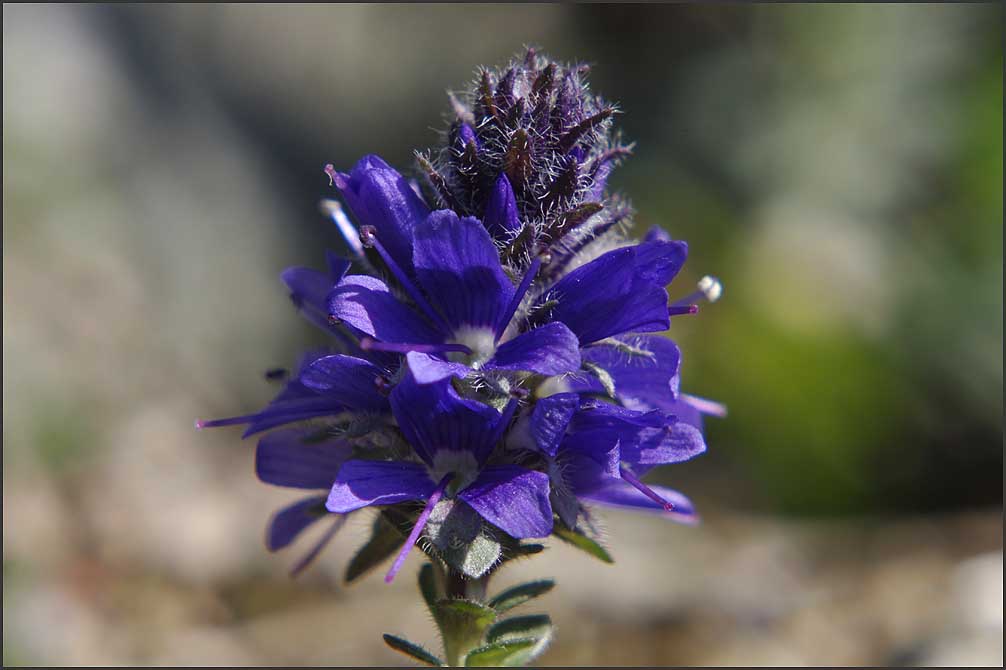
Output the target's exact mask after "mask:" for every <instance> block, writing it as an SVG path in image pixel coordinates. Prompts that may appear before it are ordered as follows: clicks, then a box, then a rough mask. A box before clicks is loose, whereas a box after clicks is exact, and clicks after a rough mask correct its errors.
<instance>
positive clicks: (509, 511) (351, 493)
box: [326, 376, 552, 581]
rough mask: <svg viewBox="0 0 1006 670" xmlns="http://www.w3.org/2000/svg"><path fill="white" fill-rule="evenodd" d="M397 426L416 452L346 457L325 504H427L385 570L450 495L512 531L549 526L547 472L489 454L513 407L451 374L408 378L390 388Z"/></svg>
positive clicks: (540, 532) (535, 532)
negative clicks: (462, 387)
mask: <svg viewBox="0 0 1006 670" xmlns="http://www.w3.org/2000/svg"><path fill="white" fill-rule="evenodd" d="M391 405H392V410H393V413H394V416H395V418H396V420H397V421H398V426H399V428H400V429H401V431H402V433H403V435H404V436H405V437H406V438H407V439H408V441H409V444H411V445H412V448H413V450H414V454H415V456H416V457H417V458H415V459H408V460H356V459H354V460H349V461H347V462H345V463H344V464H342V466H341V467H340V468H339V471H338V476H337V478H336V479H335V484H334V485H333V486H332V489H331V491H330V492H329V495H328V501H327V503H326V507H327V508H328V510H329V511H331V512H337V513H347V512H352V511H354V510H357V509H360V508H362V507H368V506H371V505H391V504H395V503H402V502H409V501H423V502H425V503H426V505H425V507H424V509H423V512H422V513H421V514H420V515H419V518H418V519H417V521H416V523H415V526H414V527H413V530H412V532H411V534H410V535H409V538H408V539H407V540H406V543H405V545H404V547H403V551H402V552H401V553H400V554H399V557H398V559H397V560H396V561H395V563H394V565H393V566H392V568H391V570H390V571H389V573H388V581H390V580H391V579H392V578H393V577H394V575H395V574H396V573H397V572H398V570H399V569H400V568H401V566H402V563H403V562H404V560H405V556H406V555H407V553H408V551H409V550H410V549H411V548H412V545H413V544H414V543H415V542H416V540H417V539H418V538H419V535H420V533H421V532H422V530H423V527H424V525H425V524H426V521H427V520H428V519H429V516H430V513H431V512H432V510H433V507H434V506H435V505H436V504H437V502H438V501H439V500H440V499H441V498H442V497H443V496H445V495H446V496H449V497H456V498H457V499H458V500H460V501H462V502H463V503H465V504H466V505H468V506H469V507H471V508H472V509H473V510H474V511H475V512H477V513H478V514H479V515H480V516H481V517H482V518H483V519H485V520H486V521H488V522H490V523H491V524H493V525H494V526H496V527H497V528H499V529H501V530H502V531H504V532H505V533H507V534H508V535H510V536H511V537H514V538H517V539H521V538H529V537H545V536H547V535H549V534H550V533H551V532H552V508H551V506H550V504H549V478H548V475H546V474H544V473H541V472H536V471H533V470H528V469H526V468H523V467H520V466H517V465H513V464H507V463H500V464H489V463H488V461H489V458H490V456H491V454H492V452H493V449H494V447H495V446H496V443H497V442H498V441H499V440H500V437H501V436H502V434H503V432H504V430H505V429H506V428H507V425H508V424H509V421H510V418H511V417H512V415H513V412H514V409H515V408H516V400H512V401H511V402H510V403H508V405H507V406H506V408H505V409H504V410H503V412H498V411H497V410H495V409H493V408H492V407H489V406H488V405H485V404H484V403H481V402H478V401H474V400H467V399H465V398H462V397H460V396H459V395H458V394H457V392H456V391H455V390H454V388H453V387H452V386H451V384H450V382H449V380H442V381H440V382H436V383H431V384H425V385H423V384H418V383H416V382H415V380H414V379H413V378H412V377H411V376H410V377H406V378H405V379H404V380H403V381H402V382H401V383H399V384H398V385H397V386H396V387H395V389H394V391H392V393H391Z"/></svg>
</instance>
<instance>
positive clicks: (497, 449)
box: [197, 51, 725, 581]
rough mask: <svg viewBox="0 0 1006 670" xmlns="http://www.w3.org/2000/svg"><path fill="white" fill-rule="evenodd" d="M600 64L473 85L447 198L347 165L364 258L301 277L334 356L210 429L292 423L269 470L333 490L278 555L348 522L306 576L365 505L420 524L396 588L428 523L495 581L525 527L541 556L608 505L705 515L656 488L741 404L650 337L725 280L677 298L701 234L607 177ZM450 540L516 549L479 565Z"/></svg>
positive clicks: (434, 169)
mask: <svg viewBox="0 0 1006 670" xmlns="http://www.w3.org/2000/svg"><path fill="white" fill-rule="evenodd" d="M585 74H586V70H585V69H584V68H583V67H581V66H562V65H559V64H557V63H553V62H551V61H548V60H547V59H543V58H541V57H539V56H538V55H537V54H535V53H534V52H533V51H529V52H528V54H527V56H526V57H525V58H524V59H522V60H521V61H515V62H512V63H511V64H510V66H509V67H508V68H506V69H505V70H504V71H499V72H493V71H488V70H487V71H483V72H481V73H480V76H479V78H478V81H476V82H475V85H474V86H473V89H472V90H471V91H470V92H469V93H468V94H466V95H462V96H460V97H456V98H452V102H453V105H454V111H455V115H456V119H455V121H454V122H453V123H452V124H451V126H450V128H449V129H448V132H447V133H446V135H445V136H446V138H447V141H446V143H445V144H444V146H442V147H441V148H440V150H438V151H434V152H430V153H428V154H419V155H417V157H418V164H419V168H420V169H421V171H422V172H423V175H424V176H425V181H426V184H425V186H426V187H427V188H426V189H425V190H423V189H422V188H421V186H420V185H419V184H417V183H415V182H414V181H410V180H408V179H406V178H405V177H404V176H403V175H402V174H400V173H399V172H398V171H396V170H395V169H394V168H392V167H391V166H389V165H388V164H387V163H386V162H385V161H383V160H382V159H381V158H379V157H377V156H366V157H364V158H363V159H361V160H360V161H359V162H358V163H357V164H356V165H355V166H354V167H353V168H352V169H351V170H350V171H349V172H348V173H344V172H338V171H337V170H336V169H335V168H334V167H333V166H331V165H329V166H326V168H325V171H326V173H327V174H328V175H329V177H330V178H331V180H332V184H334V186H335V187H337V188H338V190H339V192H340V194H341V196H342V199H343V201H344V203H345V205H346V208H347V210H348V214H349V215H351V217H352V219H355V223H354V221H353V220H351V218H350V216H347V214H346V213H344V212H343V209H342V206H341V205H339V203H336V202H334V201H325V202H323V208H324V209H325V210H326V212H327V213H328V215H329V216H330V217H331V219H332V220H333V222H334V223H335V224H336V226H337V227H338V229H339V231H340V233H341V234H342V235H343V237H344V238H345V240H346V242H347V244H348V246H349V248H350V251H351V256H352V260H347V259H342V258H338V257H336V256H334V255H332V254H328V255H327V261H328V268H327V271H326V272H319V271H315V270H310V269H307V268H291V269H289V270H286V271H285V272H284V273H283V275H282V278H283V281H284V282H285V283H286V285H287V287H288V288H289V291H290V297H291V300H292V301H293V303H294V305H295V306H296V307H297V309H298V311H299V312H300V313H301V314H302V315H303V316H304V317H305V318H306V319H308V320H309V321H310V322H311V323H313V324H314V325H315V326H317V327H318V328H320V329H321V330H323V331H324V332H325V333H326V334H327V335H328V336H329V338H330V342H331V347H330V348H329V349H326V350H324V351H317V352H312V353H309V354H307V355H306V356H304V358H303V360H302V361H301V364H300V365H299V366H298V368H297V370H296V371H295V373H294V374H293V375H292V376H290V378H289V379H287V380H286V382H285V384H284V387H283V389H282V390H281V391H280V393H279V394H278V395H277V396H276V397H275V398H274V399H273V400H272V401H271V402H270V403H269V404H268V405H267V406H266V407H265V408H263V409H261V410H260V411H258V412H255V413H252V414H247V415H244V416H236V417H231V418H227V419H219V420H215V421H207V422H201V423H198V424H197V425H199V426H200V427H202V426H225V425H232V424H247V428H246V430H245V436H248V435H252V434H256V433H261V432H264V431H272V432H269V433H267V434H266V435H265V436H264V437H262V438H261V439H260V441H259V443H258V449H257V452H256V471H257V473H258V475H259V477H260V478H261V479H262V480H263V481H264V482H267V483H269V484H273V485H277V486H283V487H288V488H295V489H303V490H310V491H313V492H314V493H312V495H310V496H309V497H306V498H303V499H300V500H297V501H295V502H293V503H292V504H291V505H289V506H287V507H285V508H283V509H281V510H280V511H278V512H277V513H276V514H275V515H274V516H273V518H272V520H271V521H270V524H269V528H268V531H267V545H268V547H269V548H270V549H273V550H275V549H279V548H282V547H285V546H288V545H289V544H290V543H291V542H292V541H293V540H294V539H295V538H296V537H297V536H298V535H299V534H300V533H301V532H302V531H303V530H304V529H305V528H307V527H308V526H310V525H311V524H312V523H314V522H316V521H317V520H318V519H320V518H324V517H329V518H331V519H333V521H332V524H331V526H330V529H329V531H328V532H326V534H325V535H324V537H323V538H322V540H321V541H320V542H319V543H318V544H317V545H315V546H314V548H313V549H312V550H311V551H310V552H309V553H308V556H307V558H306V559H305V560H304V561H301V562H300V564H299V565H298V568H297V569H300V568H302V567H303V566H304V565H306V563H307V561H309V560H310V559H311V558H313V557H314V556H316V555H317V553H318V552H319V551H320V550H321V548H322V547H323V546H324V544H325V543H326V542H327V541H328V540H329V539H330V538H331V537H332V535H334V533H335V532H336V530H337V529H338V528H339V527H340V526H341V524H342V523H343V522H344V519H345V516H346V515H347V514H349V513H352V512H354V511H356V510H358V509H362V508H364V507H380V508H395V509H394V510H387V513H388V514H390V515H392V516H394V515H395V514H397V517H395V518H399V519H403V520H404V519H407V520H408V521H409V523H411V524H412V526H411V532H409V534H408V537H407V538H406V541H405V544H404V545H403V547H402V549H401V551H400V553H399V554H398V556H397V558H396V559H395V561H394V562H393V565H392V566H391V569H390V571H389V572H388V577H387V578H388V580H389V581H390V579H391V578H393V577H394V575H395V574H396V573H397V572H398V571H399V570H400V568H401V567H402V565H403V563H404V561H405V558H406V556H407V554H408V552H409V550H410V549H411V548H412V547H413V546H414V545H416V543H417V541H418V540H419V539H420V537H422V536H425V537H427V538H429V539H430V540H431V542H430V543H429V544H424V547H425V548H426V549H427V550H429V551H430V552H431V553H433V554H434V555H439V557H440V559H441V560H442V561H443V563H444V564H445V565H447V566H448V567H449V568H450V569H451V570H453V571H457V572H461V573H463V574H466V575H468V576H481V575H482V574H484V573H485V572H486V571H488V570H489V569H491V567H492V566H493V565H495V561H496V560H497V559H498V558H499V557H500V556H502V555H503V550H502V549H501V547H502V544H503V542H504V541H505V542H506V543H507V547H509V548H510V549H511V550H512V551H515V550H513V548H514V547H516V548H517V550H519V549H520V548H521V545H520V540H522V539H525V538H540V537H545V536H547V535H549V534H551V533H552V532H553V525H554V523H559V524H560V526H564V527H565V529H566V530H571V531H573V532H579V530H580V529H581V519H584V518H585V517H586V515H587V511H588V506H589V505H591V504H600V505H607V506H616V507H627V508H633V509H640V510H647V511H653V512H657V513H660V514H662V515H664V516H667V517H668V518H670V519H673V520H676V521H680V522H684V523H691V522H694V521H695V520H696V516H695V510H694V508H693V506H692V504H691V502H690V501H689V500H688V499H687V498H686V497H685V496H683V495H682V494H680V493H678V492H676V491H674V490H672V489H668V488H665V487H660V486H654V485H649V484H646V483H644V482H643V481H642V480H641V478H642V477H644V476H645V475H646V474H647V473H648V472H649V470H651V469H652V468H654V467H656V466H659V465H666V464H671V463H678V462H681V461H684V460H687V459H690V458H693V457H695V456H697V455H699V454H701V453H702V452H704V451H705V448H706V445H705V441H704V439H703V437H702V416H703V415H705V414H713V415H720V416H722V415H723V414H724V413H725V410H724V409H723V408H722V406H720V405H718V404H717V403H714V402H711V401H708V400H704V399H701V398H696V397H694V396H689V395H686V394H684V393H681V391H680V362H681V353H680V351H679V349H678V347H677V346H676V345H675V344H674V343H673V342H671V341H670V340H668V339H666V338H664V337H662V336H659V335H654V334H648V333H658V332H661V331H664V330H667V328H668V327H669V325H670V319H671V317H672V316H676V315H683V314H692V313H694V312H695V311H696V309H697V308H696V306H695V304H696V303H697V302H698V301H699V300H702V299H706V300H709V301H713V300H715V299H716V297H718V293H719V290H720V289H719V284H718V282H716V280H714V279H712V278H709V277H706V278H703V280H702V282H700V285H699V291H697V292H695V293H692V294H690V295H688V296H685V297H684V298H681V299H679V300H676V301H671V300H670V299H669V297H668V293H667V286H668V284H670V283H671V281H672V280H673V279H674V278H675V276H676V275H677V274H678V273H679V271H680V270H681V268H682V266H683V264H684V262H685V260H686V258H687V254H688V246H687V244H686V243H684V242H681V241H675V240H672V239H670V237H669V236H668V235H667V234H666V233H663V232H662V231H660V230H659V229H655V230H653V231H651V232H650V233H649V234H647V235H646V237H645V238H644V240H643V241H642V242H638V243H637V242H635V241H632V240H629V239H626V238H625V237H624V236H623V228H624V224H625V223H627V222H628V220H629V218H630V216H631V214H632V210H631V207H629V206H628V204H627V203H626V202H625V201H624V200H623V199H621V198H619V197H617V196H614V195H611V194H609V193H608V190H607V180H608V176H609V174H610V172H611V170H612V169H613V168H614V167H615V166H616V165H617V164H618V163H619V162H620V161H621V160H622V159H623V158H624V157H625V156H626V155H628V153H629V149H630V147H628V146H626V145H624V144H623V143H622V142H621V140H620V137H619V135H618V134H617V133H616V132H615V131H614V130H613V127H612V119H613V116H614V114H615V109H614V107H613V106H611V105H609V104H608V103H606V102H604V101H603V100H601V99H600V98H598V97H596V96H594V95H592V94H591V93H590V92H589V89H588V87H587V85H586V82H585ZM455 510H457V512H458V513H457V514H456V518H455V519H454V521H453V523H454V524H455V526H452V527H450V529H449V530H448V531H443V528H444V527H447V526H449V524H448V522H447V519H448V517H449V516H450V515H452V514H454V512H455ZM392 513H394V514H392ZM389 518H390V517H389ZM554 518H557V519H558V521H557V522H554ZM459 519H461V520H459ZM472 520H474V521H472ZM395 523H396V524H397V522H395ZM406 527H407V526H406ZM438 529H439V530H438ZM451 529H452V530H451ZM459 529H460V530H459ZM455 531H458V532H455ZM462 531H463V532H462ZM374 532H375V534H376V533H377V532H378V530H377V529H376V526H375V531H374ZM392 532H394V529H392ZM441 532H444V533H446V535H444V536H441V535H440V533H441ZM503 536H506V537H503ZM375 537H376V535H375ZM445 537H446V538H447V540H444V538H445ZM459 537H462V538H465V539H464V540H458V538H459ZM497 539H498V540H500V542H496V540H497ZM451 541H461V542H462V543H464V542H470V543H471V544H470V546H475V543H476V541H481V542H482V543H483V545H482V546H486V545H492V544H493V542H496V544H495V550H496V553H493V552H492V551H489V552H482V553H480V552H473V553H474V554H479V556H480V558H478V559H475V560H476V562H477V563H478V565H474V564H472V565H469V564H467V563H466V561H467V560H468V557H469V553H468V552H466V551H464V550H462V551H460V552H456V553H457V556H454V557H452V556H453V554H451V551H453V547H450V546H449V545H450V544H451ZM382 542H383V544H381V546H385V547H387V546H389V543H388V541H387V538H384V539H383V540H382ZM445 542H446V544H447V545H448V549H444V543H445ZM391 546H393V545H391ZM438 551H439V553H438ZM517 553H519V551H517ZM515 555H516V554H515ZM458 557H462V558H458ZM452 561H453V562H452Z"/></svg>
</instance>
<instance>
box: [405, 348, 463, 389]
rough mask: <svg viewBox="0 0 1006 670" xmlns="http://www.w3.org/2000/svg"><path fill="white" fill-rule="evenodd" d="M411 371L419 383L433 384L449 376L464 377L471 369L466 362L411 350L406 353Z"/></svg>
mask: <svg viewBox="0 0 1006 670" xmlns="http://www.w3.org/2000/svg"><path fill="white" fill-rule="evenodd" d="M405 360H406V361H408V363H409V372H411V373H412V377H413V379H415V380H416V383H418V384H433V383H435V382H439V381H443V380H444V379H447V378H448V377H458V378H464V377H465V376H466V375H467V374H468V373H469V372H470V371H471V369H470V368H469V367H468V366H467V365H465V364H464V363H452V362H451V361H445V360H443V359H442V358H437V357H436V356H431V355H429V354H421V353H419V352H417V351H410V352H409V353H407V354H405Z"/></svg>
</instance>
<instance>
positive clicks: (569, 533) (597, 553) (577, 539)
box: [552, 524, 615, 563]
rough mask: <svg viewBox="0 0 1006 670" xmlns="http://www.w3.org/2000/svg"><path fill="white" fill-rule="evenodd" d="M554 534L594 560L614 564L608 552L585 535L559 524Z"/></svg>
mask: <svg viewBox="0 0 1006 670" xmlns="http://www.w3.org/2000/svg"><path fill="white" fill-rule="evenodd" d="M552 534H553V535H555V536H556V537H558V538H559V539H560V540H563V541H565V542H568V543H569V544H571V545H573V546H574V547H576V548H577V549H580V550H582V551H585V552H587V553H588V554H590V555H591V556H593V557H594V558H597V559H600V560H602V561H604V562H605V563H614V562H615V559H613V558H612V557H611V554H609V553H608V550H607V549H605V548H604V547H602V546H601V545H600V544H598V543H597V542H596V541H594V540H592V539H590V538H589V537H587V536H586V535H584V534H583V533H580V532H577V531H575V530H570V529H569V528H565V527H563V526H561V525H559V524H556V526H555V528H553V530H552Z"/></svg>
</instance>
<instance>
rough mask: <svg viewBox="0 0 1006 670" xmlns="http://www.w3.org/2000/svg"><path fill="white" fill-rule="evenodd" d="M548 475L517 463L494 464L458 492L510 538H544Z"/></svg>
mask: <svg viewBox="0 0 1006 670" xmlns="http://www.w3.org/2000/svg"><path fill="white" fill-rule="evenodd" d="M548 493H549V486H548V475H546V474H545V473H544V472H535V471H533V470H525V469H524V468H521V467H518V466H516V465H493V466H489V467H487V468H485V469H483V470H482V472H481V473H480V474H479V477H478V479H476V480H475V482H474V483H472V484H471V485H470V486H469V487H468V488H466V489H464V490H463V491H461V492H460V493H458V497H459V498H461V499H462V500H464V501H465V502H466V503H468V504H469V505H471V506H472V508H473V509H474V510H475V511H476V512H478V513H479V514H480V515H481V516H482V518H483V519H485V520H486V521H488V522H489V523H491V524H493V525H494V526H496V527H498V528H500V529H501V530H503V531H504V532H506V533H507V534H509V535H510V536H511V537H514V538H517V539H522V538H527V537H547V536H548V535H550V534H551V533H552V505H551V503H550V502H549V499H548Z"/></svg>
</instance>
